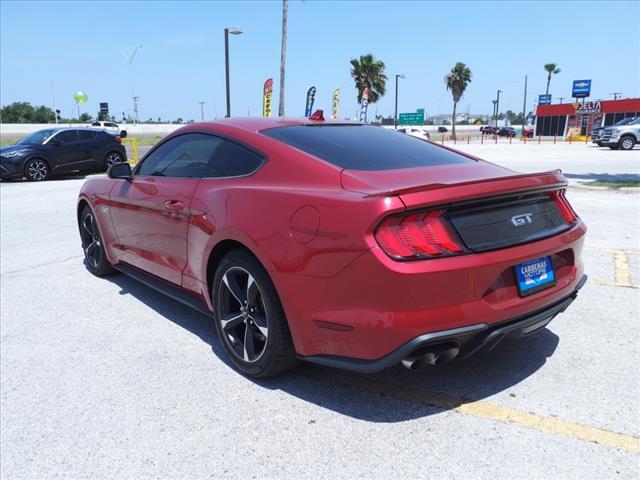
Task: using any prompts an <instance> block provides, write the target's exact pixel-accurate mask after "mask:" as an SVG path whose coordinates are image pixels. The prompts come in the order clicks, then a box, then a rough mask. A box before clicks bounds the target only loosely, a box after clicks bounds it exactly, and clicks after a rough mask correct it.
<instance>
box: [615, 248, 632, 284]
mask: <svg viewBox="0 0 640 480" xmlns="http://www.w3.org/2000/svg"><path fill="white" fill-rule="evenodd" d="M614 255H615V256H614V261H615V266H616V283H617V284H618V285H621V286H625V287H629V286H631V277H630V276H629V259H628V258H627V254H626V253H624V252H622V251H618V252H616V253H615V254H614Z"/></svg>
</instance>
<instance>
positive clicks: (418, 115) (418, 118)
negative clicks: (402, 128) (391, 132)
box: [398, 108, 424, 125]
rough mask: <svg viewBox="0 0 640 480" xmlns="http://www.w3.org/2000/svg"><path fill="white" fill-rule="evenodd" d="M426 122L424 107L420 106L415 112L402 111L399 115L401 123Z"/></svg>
mask: <svg viewBox="0 0 640 480" xmlns="http://www.w3.org/2000/svg"><path fill="white" fill-rule="evenodd" d="M423 123H424V108H419V109H418V110H416V111H415V112H413V113H401V114H400V115H398V124H399V125H422V124H423Z"/></svg>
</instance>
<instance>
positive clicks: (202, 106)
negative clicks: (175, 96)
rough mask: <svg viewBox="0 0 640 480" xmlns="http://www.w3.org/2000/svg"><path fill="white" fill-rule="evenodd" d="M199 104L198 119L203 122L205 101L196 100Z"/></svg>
mask: <svg viewBox="0 0 640 480" xmlns="http://www.w3.org/2000/svg"><path fill="white" fill-rule="evenodd" d="M198 103H199V104H200V120H202V121H203V122H204V104H205V103H207V102H198Z"/></svg>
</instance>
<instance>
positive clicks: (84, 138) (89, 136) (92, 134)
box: [78, 130, 97, 142]
mask: <svg viewBox="0 0 640 480" xmlns="http://www.w3.org/2000/svg"><path fill="white" fill-rule="evenodd" d="M78 133H79V134H80V135H79V136H80V141H81V142H91V141H93V140H95V139H96V133H97V132H96V131H91V130H79V132H78Z"/></svg>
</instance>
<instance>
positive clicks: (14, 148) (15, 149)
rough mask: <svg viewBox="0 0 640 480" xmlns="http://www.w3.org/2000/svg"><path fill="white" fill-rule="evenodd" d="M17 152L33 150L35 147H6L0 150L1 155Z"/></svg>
mask: <svg viewBox="0 0 640 480" xmlns="http://www.w3.org/2000/svg"><path fill="white" fill-rule="evenodd" d="M17 150H25V151H27V150H33V145H7V146H6V147H2V148H0V155H3V154H5V153H9V152H15V151H17Z"/></svg>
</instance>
